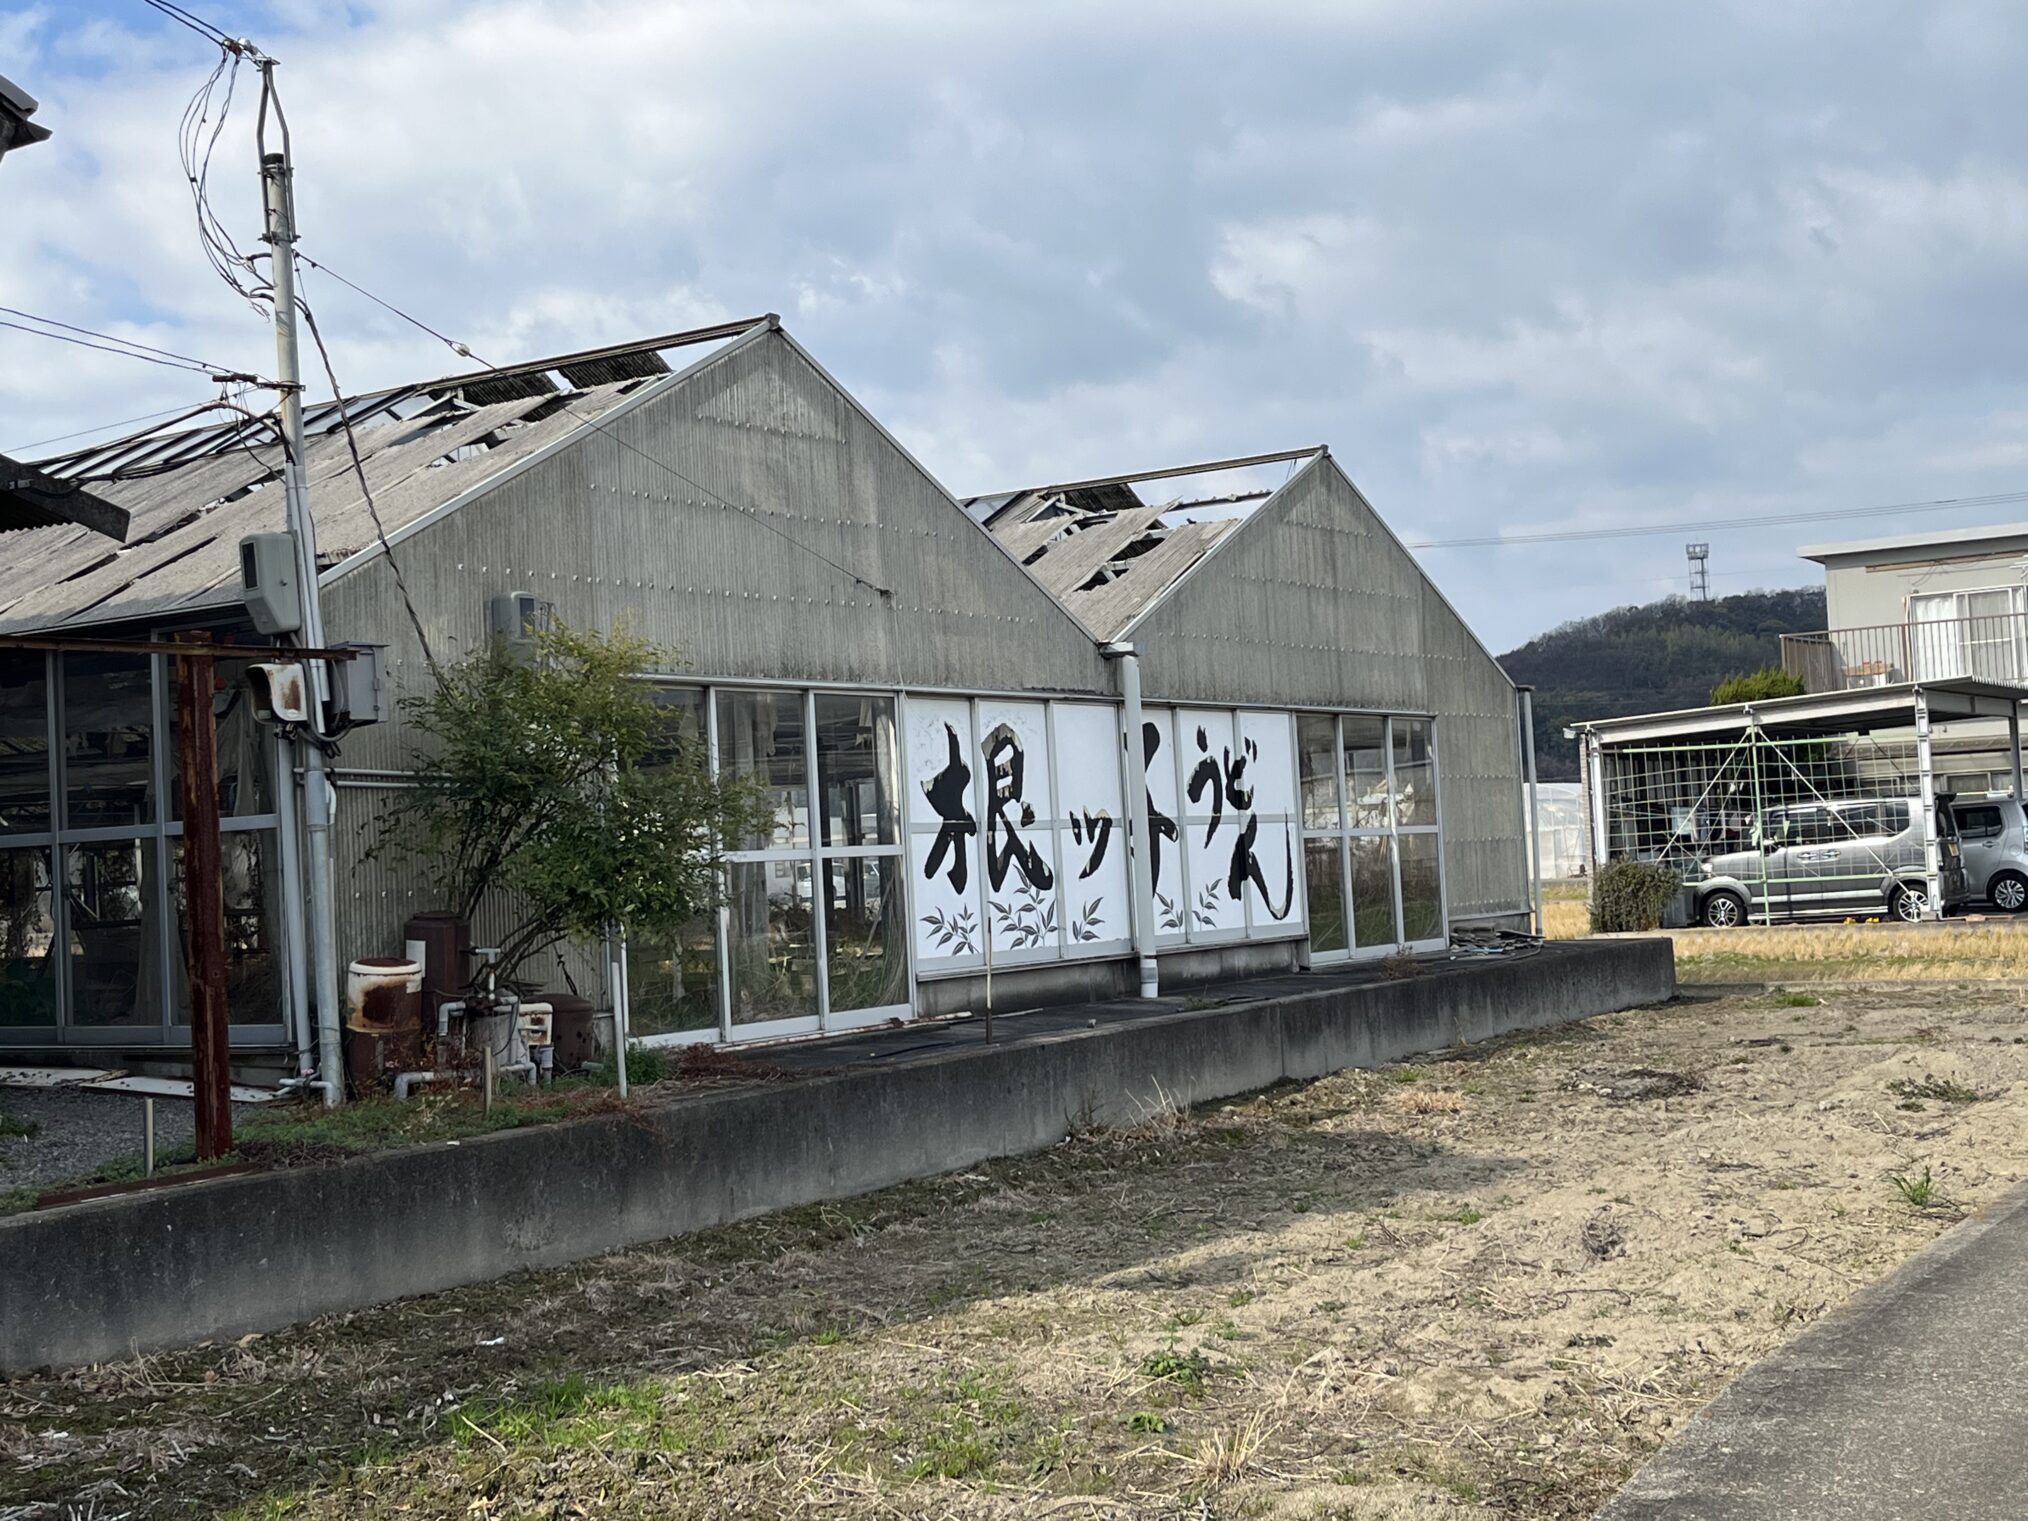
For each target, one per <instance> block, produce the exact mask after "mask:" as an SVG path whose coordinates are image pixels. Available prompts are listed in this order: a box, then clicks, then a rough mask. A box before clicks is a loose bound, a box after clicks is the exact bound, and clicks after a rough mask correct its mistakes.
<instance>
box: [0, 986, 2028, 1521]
mask: <svg viewBox="0 0 2028 1521" xmlns="http://www.w3.org/2000/svg"><path fill="white" fill-rule="evenodd" d="M2021 996H2022V995H2021V994H2020V993H2019V992H2018V991H2014V990H2010V989H2007V988H2005V987H2001V986H1995V985H1991V984H1989V985H1986V986H1984V987H1975V986H1968V985H1956V984H1947V983H1931V984H1925V985H1922V986H1919V987H1917V986H1905V987H1901V988H1898V989H1889V990H1878V991H1850V990H1839V991H1831V992H1826V993H1824V994H1823V995H1822V999H1821V1001H1819V1000H1818V998H1817V996H1815V995H1812V994H1804V993H1774V994H1759V995H1755V996H1732V997H1723V998H1706V999H1702V1000H1686V1001H1681V1002H1678V1003H1675V1004H1672V1005H1669V1006H1666V1007H1663V1008H1657V1009H1650V1010H1642V1011H1636V1012H1631V1013H1627V1014H1620V1015H1612V1016H1607V1017H1604V1018H1601V1019H1595V1020H1591V1021H1588V1022H1586V1023H1584V1024H1581V1025H1576V1026H1572V1027H1569V1028H1568V1029H1565V1030H1562V1031H1558V1032H1553V1033H1550V1034H1546V1035H1541V1036H1535V1037H1528V1038H1517V1039H1511V1040H1506V1041H1501V1042H1496V1043H1493V1044H1491V1045H1487V1046H1481V1047H1472V1048H1461V1049H1459V1050H1456V1051H1451V1052H1446V1053H1443V1054H1442V1055H1441V1056H1439V1057H1434V1058H1431V1059H1429V1060H1426V1061H1423V1062H1420V1063H1417V1064H1415V1065H1410V1066H1396V1067H1390V1068H1384V1069H1381V1070H1379V1071H1376V1072H1358V1073H1346V1074H1341V1075H1339V1076H1336V1077H1332V1078H1328V1079H1325V1080H1323V1081H1320V1082H1315V1083H1310V1084H1306V1085H1301V1086H1290V1087H1285V1088H1281V1089H1277V1090H1274V1091H1271V1092H1269V1093H1265V1094H1261V1095H1257V1096H1254V1097H1252V1098H1249V1099H1244V1100H1239V1101H1235V1102H1232V1103H1229V1104H1221V1105H1214V1106H1210V1107H1208V1108H1206V1109H1204V1110H1201V1111H1198V1112H1196V1113H1193V1114H1189V1115H1179V1114H1175V1113H1173V1112H1166V1111H1162V1110H1160V1109H1155V1110H1153V1111H1151V1113H1150V1114H1149V1116H1148V1118H1147V1120H1146V1122H1145V1123H1143V1124H1142V1125H1140V1126H1138V1127H1136V1128H1135V1129H1133V1130H1132V1131H1129V1132H1108V1133H1102V1134H1094V1135H1087V1136H1081V1137H1079V1138H1077V1139H1075V1140H1073V1141H1071V1142H1068V1143H1066V1144H1064V1145H1062V1146H1059V1147H1057V1148H1055V1149H1054V1150H1052V1151H1050V1152H1048V1153H1045V1154H1043V1155H1040V1156H1036V1157H1030V1158H1022V1159H1016V1160H1012V1161H1008V1162H1005V1163H999V1164H995V1165H992V1166H989V1167H983V1168H979V1169H977V1170H974V1171H970V1172H966V1173H962V1174H956V1175H952V1176H948V1177H944V1178H941V1179H937V1180H934V1181H931V1182H927V1183H923V1184H916V1185H910V1186H907V1187H903V1188H898V1189H893V1190H889V1191H887V1192H885V1193H882V1194H878V1195H873V1196H869V1197H866V1198H862V1199H857V1200H852V1201H848V1202H845V1203H842V1204H838V1205H833V1206H826V1207H819V1208H813V1209H808V1210H802V1211H796V1212H792V1213H790V1214H787V1215H782V1216H776V1217H772V1218H769V1219H766V1220H762V1221H756V1222H753V1223H750V1224H747V1225H744V1226H739V1227H734V1228H729V1229H726V1230H721V1231H716V1232H711V1233H708V1234H706V1235H701V1236H696V1237H691V1238H686V1239H683V1240H678V1241H674V1242H670V1243H667V1244H665V1245H662V1246H658V1247H655V1248H652V1249H646V1250H638V1251H632V1252H627V1253H623V1254H619V1255H616V1256H612V1257H608V1258H605V1259H602V1260H599V1261H596V1262H592V1263H588V1264H584V1265H582V1266H580V1267H577V1268H573V1269H568V1270H562V1271H557V1272H551V1273H546V1274H541V1275H536V1276H528V1277H521V1278H517V1279H512V1280H507V1281H503V1282H500V1283H495V1284H490V1285H485V1286H482V1287H478V1288H474V1289H470V1290H465V1291H460V1292H457V1293H450V1294H442V1295H436V1296H432V1297H430V1298H426V1299H420V1300H414V1301H409V1302H406V1303H403V1304H399V1305H395V1306H391V1307H389V1308H386V1309H383V1310H376V1311H369V1312H364V1313H361V1314H358V1315H353V1316H348V1317H343V1318H334V1319H331V1320H327V1321H323V1322H319V1323H317V1324H315V1325H312V1326H309V1327H306V1328H303V1329H301V1330H298V1331H292V1332H287V1333H282V1334H278V1335H273V1336H267V1337H260V1338H249V1339H248V1340H247V1341H245V1342H243V1343H240V1344H238V1345H234V1346H228V1347H212V1348H207V1349H202V1350H199V1351H196V1352H191V1353H185V1354H179V1355H175V1356H169V1357H161V1358H149V1359H143V1360H141V1361H138V1362H133V1363H126V1364H119V1365H112V1366H107V1367H102V1368H98V1369H94V1370H90V1371H88V1372H83V1373H79V1374H75V1375H72V1376H69V1377H64V1378H55V1379H34V1380H26V1381H16V1382H13V1383H7V1384H0V1518H4V1521H23V1518H27V1517H44V1516H51V1517H55V1516H66V1517H68V1516H78V1517H84V1516H90V1517H93V1518H98V1521H111V1518H115V1517H122V1516H130V1515H131V1516H137V1517H138V1516H167V1515H198V1514H206V1515H208V1514H213V1513H215V1512H217V1511H219V1510H221V1509H231V1508H233V1507H237V1509H231V1513H233V1514H238V1515H244V1516H249V1517H252V1516H306V1517H307V1516H327V1515H328V1516H345V1517H348V1518H350V1517H358V1518H368V1521H379V1518H389V1521H392V1518H395V1517H403V1518H409V1517H436V1516H458V1517H466V1518H473V1517H477V1518H505V1517H536V1516H540V1517H576V1516H628V1517H665V1516H677V1517H705V1516H725V1515H747V1516H824V1517H848V1518H858V1517H868V1518H871V1517H964V1518H971V1517H1032V1518H1043V1517H1074V1518H1109V1517H1169V1516H1188V1517H1236V1516H1258V1517H1275V1518H1285V1517H1286V1518H1294V1517H1340V1518H1357V1521H1375V1518H1383V1517H1417V1518H1425V1517H1429V1516H1432V1515H1441V1514H1450V1513H1453V1512H1455V1513H1459V1514H1462V1513H1463V1512H1464V1511H1466V1510H1467V1509H1491V1510H1492V1511H1494V1512H1496V1513H1500V1514H1505V1515H1510V1516H1520V1517H1545V1518H1546V1517H1577V1516H1588V1515H1591V1514H1592V1513H1593V1511H1594V1510H1595V1509H1596V1508H1597V1506H1598V1505H1599V1504H1600V1503H1601V1502H1602V1501H1603V1500H1604V1499H1605V1497H1606V1496H1608V1495H1609V1494H1610V1493H1611V1492H1612V1490H1613V1489H1614V1488H1615V1487H1616V1486H1617V1485H1618V1484H1619V1483H1620V1481H1621V1480H1622V1479H1624V1478H1625V1476H1626V1475H1627V1474H1628V1473H1630V1472H1631V1471H1632V1470H1633V1468H1634V1467H1635V1466H1637V1465H1638V1464H1639V1463H1640V1462H1641V1460H1642V1459H1643V1457H1644V1456H1645V1455H1646V1454H1647V1453H1649V1452H1650V1451H1652V1450H1653V1449H1654V1448H1655V1447H1656V1445H1657V1444H1659V1443H1661V1442H1664V1441H1666V1440H1668V1439H1669V1437H1670V1436H1671V1434H1672V1433H1673V1432H1675V1431H1676V1430H1677V1429H1678V1428H1679V1427H1680V1426H1681V1425H1682V1423H1683V1422H1684V1421H1685V1420H1686V1419H1687V1418H1688V1417H1689V1416H1690V1415H1691V1413H1692V1412H1694V1411H1695V1410H1696V1409H1697V1408H1698V1406H1699V1405H1701V1404H1702V1403H1703V1402H1704V1401H1705V1400H1707V1399H1708V1398H1710V1396H1711V1395H1712V1394H1714V1393H1715V1392H1716V1391H1717V1390H1718V1389H1719V1387H1720V1386H1721V1385H1723V1384H1724V1383H1725V1381H1726V1380H1727V1379H1728V1378H1729V1377H1730V1376H1732V1375H1733V1374H1734V1373H1736V1372H1737V1371H1739V1370H1740V1369H1741V1368H1742V1367H1744V1366H1745V1365H1746V1364H1747V1363H1748V1362H1750V1361H1751V1360H1753V1359H1755V1358H1757V1357H1759V1356H1761V1355H1762V1354H1764V1353H1765V1352H1767V1351H1769V1350H1770V1349H1771V1348H1773V1347H1775V1346H1776V1345H1777V1344H1779V1343H1781V1342H1782V1341H1784V1340H1785V1339H1787V1338H1788V1337H1790V1336H1792V1335H1794V1334H1795V1332H1796V1331H1797V1330H1798V1329H1799V1328H1801V1327H1802V1326H1804V1325H1806V1324H1807V1323H1808V1322H1810V1321H1811V1320H1813V1319H1815V1318H1816V1317H1818V1316H1819V1315H1822V1314H1823V1313H1824V1312H1825V1311H1826V1310H1827V1309H1829V1308H1831V1307H1833V1306H1835V1305H1837V1304H1838V1303H1840V1302H1841V1301H1842V1300H1844V1299H1845V1298H1846V1297H1847V1296H1849V1295H1850V1294H1851V1293H1853V1291H1854V1290H1856V1289H1857V1288H1859V1287H1860V1286H1861V1285H1863V1284H1865V1283H1867V1282H1870V1281H1872V1280H1874V1279H1877V1278H1879V1277H1880V1276H1881V1275H1882V1274H1884V1273H1885V1272H1886V1271H1887V1270H1888V1269H1889V1268H1891V1267H1892V1266H1893V1265H1894V1264H1895V1263H1897V1262H1899V1261H1900V1260H1901V1259H1903V1258H1904V1257H1906V1256H1907V1255H1908V1254H1909V1253H1910V1252H1912V1251H1913V1250H1915V1249H1916V1248H1918V1247H1920V1246H1921V1245H1923V1244H1924V1243H1925V1242H1927V1241H1929V1240H1930V1239H1932V1238H1933V1237H1934V1236H1936V1235H1937V1234H1938V1233H1939V1232H1941V1231H1943V1230H1945V1229H1947V1228H1948V1227H1949V1226H1950V1225H1951V1224H1952V1223H1953V1222H1954V1221H1956V1220H1958V1219H1960V1218H1962V1216H1963V1215H1964V1213H1965V1212H1967V1211H1969V1210H1973V1209H1976V1208H1978V1207H1979V1206H1981V1205H1984V1204H1986V1203H1989V1202H1991V1201H1992V1200H1994V1199H1995V1198H1997V1197H1998V1196H1999V1195H2000V1194H2001V1193H2002V1192H2003V1191H2004V1190H2005V1189H2006V1188H2007V1187H2008V1185H2010V1184H2011V1183H2013V1182H2014V1181H2016V1180H2017V1178H2019V1177H2020V1176H2021V1175H2022V1173H2023V1172H2024V1171H2028V1104H2024V1103H2023V1102H2022V1098H2023V1096H2024V1095H2028V1088H2024V1087H2023V1086H2022V1085H2023V1083H2024V1081H2028V1044H2024V1042H2028V1009H2024V1008H2023V1007H2022V1005H2021V1003H2020V1001H2019V1000H2020V998H2021ZM137 1249H142V1250H145V1246H137Z"/></svg>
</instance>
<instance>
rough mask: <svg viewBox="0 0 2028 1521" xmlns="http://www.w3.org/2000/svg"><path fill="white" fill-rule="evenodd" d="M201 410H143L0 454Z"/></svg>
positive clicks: (197, 408) (196, 408)
mask: <svg viewBox="0 0 2028 1521" xmlns="http://www.w3.org/2000/svg"><path fill="white" fill-rule="evenodd" d="M202 410H203V404H200V405H198V406H194V407H193V406H174V407H164V408H163V409H162V410H161V411H159V412H143V413H142V414H141V415H140V416H139V417H123V418H121V419H120V420H119V421H118V422H107V423H99V424H97V425H95V426H93V427H90V428H79V429H78V430H77V431H76V432H75V433H59V434H57V435H56V436H55V437H54V438H35V439H30V440H29V441H28V442H27V443H23V444H10V445H8V446H7V447H6V448H5V449H0V454H26V453H27V452H28V451H29V450H30V449H40V448H42V447H43V446H44V445H47V444H67V443H69V442H70V441H71V440H72V439H74V438H84V437H85V436H87V435H88V434H92V433H109V432H111V431H112V430H113V429H114V428H131V427H132V426H133V425H134V424H135V423H144V422H155V421H158V420H159V419H161V418H164V417H174V416H176V414H177V413H179V412H181V413H184V414H186V415H188V414H192V413H195V412H199V411H202ZM73 452H75V451H73Z"/></svg>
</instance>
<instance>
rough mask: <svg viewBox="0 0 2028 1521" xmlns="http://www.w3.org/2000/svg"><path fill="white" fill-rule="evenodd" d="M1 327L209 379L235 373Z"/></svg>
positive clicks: (18, 326)
mask: <svg viewBox="0 0 2028 1521" xmlns="http://www.w3.org/2000/svg"><path fill="white" fill-rule="evenodd" d="M35 320H36V321H38V322H40V321H42V320H43V319H42V318H40V317H38V318H36V319H35ZM0 327H6V328H12V329H14V331H16V332H18V333H28V334H30V335H31V336H33V337H36V338H48V339H51V340H53V341H55V342H57V343H73V344H76V345H77V346H78V347H79V348H81V349H96V350H98V352H100V353H101V354H117V355H119V356H120V357H121V358H122V359H138V360H140V361H141V362H142V363H143V364H159V365H161V366H162V367H163V368H164V369H165V370H182V371H184V372H185V373H186V374H191V375H202V376H204V377H206V378H207V379H211V378H216V377H219V376H222V375H225V374H228V373H234V372H228V371H224V370H215V369H213V368H212V367H211V366H210V365H207V364H187V363H185V362H184V361H182V360H180V359H160V358H157V357H156V356H155V355H153V354H143V353H138V352H136V351H135V350H133V349H123V348H115V347H114V346H113V343H94V342H92V341H91V340H90V339H87V338H74V337H72V336H70V335H69V334H68V333H52V332H49V331H48V330H47V329H45V328H39V327H30V326H28V325H27V324H26V323H24V322H8V321H6V320H5V319H0ZM113 342H114V343H117V342H119V340H118V339H115V340H114V341H113ZM234 378H236V379H237V378H239V377H238V376H237V374H236V373H234ZM245 378H247V379H252V378H254V377H252V376H248V377H245Z"/></svg>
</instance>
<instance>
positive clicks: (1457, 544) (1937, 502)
mask: <svg viewBox="0 0 2028 1521" xmlns="http://www.w3.org/2000/svg"><path fill="white" fill-rule="evenodd" d="M2009 502H2028V491H1996V492H1994V493H1992V494H1991V495H1990V496H1948V497H1938V498H1936V499H1934V500H1932V501H1924V502H1890V503H1888V504H1886V505H1884V506H1880V507H1834V508H1828V509H1825V510H1823V511H1820V512H1776V513H1764V514H1762V515H1760V516H1757V517H1750V518H1703V519H1699V520H1695V521H1691V522H1684V523H1644V524H1629V525H1625V526H1621V527H1616V528H1556V529H1549V530H1547V531H1545V532H1542V533H1514V534H1489V535H1486V536H1484V537H1481V538H1471V539H1419V540H1411V541H1409V542H1408V543H1407V546H1406V547H1407V548H1409V549H1499V548H1504V547H1506V546H1508V545H1514V544H1569V543H1575V542H1578V541H1580V540H1591V539H1632V538H1640V537H1643V536H1645V535H1648V534H1658V533H1697V532H1700V531H1702V530H1705V529H1719V528H1766V527H1771V526H1774V525H1777V524H1782V523H1840V522H1845V521H1847V520H1849V519H1851V518H1877V517H1889V516H1892V515H1893V514H1895V513H1899V512H1957V511H1961V510H1963V509H1966V508H1970V507H1998V506H2003V505H2005V504H2007V503H2009Z"/></svg>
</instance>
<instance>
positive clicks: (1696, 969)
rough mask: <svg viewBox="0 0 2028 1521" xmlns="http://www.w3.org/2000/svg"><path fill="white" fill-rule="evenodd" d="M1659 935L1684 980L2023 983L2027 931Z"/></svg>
mask: <svg viewBox="0 0 2028 1521" xmlns="http://www.w3.org/2000/svg"><path fill="white" fill-rule="evenodd" d="M1665 933H1667V934H1668V935H1669V936H1670V937H1671V938H1672V939H1674V940H1675V942H1676V975H1677V976H1678V977H1679V978H1681V979H1682V980H1683V981H1685V982H1786V983H1796V982H1805V983H1807V982H1824V981H1856V982H1994V981H2011V980H2016V979H2022V980H2028V932H2023V931H2022V930H2019V929H2014V928H2011V927H2009V926H2005V925H1985V924H1942V925H1936V926H1925V925H1910V926H1906V927H1902V926H1898V925H1881V926H1869V925H1857V924H1778V925H1772V926H1758V925H1748V926H1742V927H1741V928H1739V929H1730V930H1670V931H1665ZM1791 996H1802V995H1800V994H1792V995H1791Z"/></svg>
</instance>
